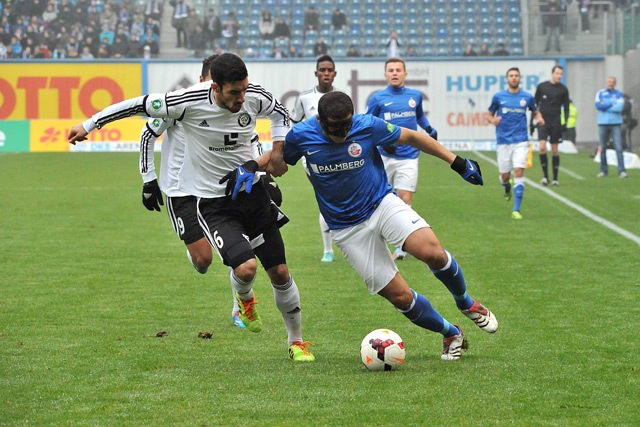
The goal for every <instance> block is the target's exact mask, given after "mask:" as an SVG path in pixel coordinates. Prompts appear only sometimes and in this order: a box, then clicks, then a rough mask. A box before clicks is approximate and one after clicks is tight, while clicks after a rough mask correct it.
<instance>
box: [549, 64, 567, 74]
mask: <svg viewBox="0 0 640 427" xmlns="http://www.w3.org/2000/svg"><path fill="white" fill-rule="evenodd" d="M556 68H560V69H561V70H562V71H564V68H562V67H561V66H560V65H554V66H553V68H552V69H551V72H552V73H553V72H554V71H556Z"/></svg>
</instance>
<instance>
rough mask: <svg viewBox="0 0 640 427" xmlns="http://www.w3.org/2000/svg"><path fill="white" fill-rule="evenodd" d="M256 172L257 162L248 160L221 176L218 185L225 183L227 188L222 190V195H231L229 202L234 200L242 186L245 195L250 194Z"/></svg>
mask: <svg viewBox="0 0 640 427" xmlns="http://www.w3.org/2000/svg"><path fill="white" fill-rule="evenodd" d="M256 172H258V162H256V161H255V160H249V161H248V162H245V163H244V164H242V165H241V166H238V167H237V168H235V169H234V170H232V171H231V172H229V173H228V174H226V175H225V176H223V177H222V179H221V180H220V181H219V182H218V183H219V184H224V183H225V182H226V183H227V188H226V189H225V190H224V194H225V195H227V196H228V195H231V200H235V199H236V198H237V197H238V193H239V192H240V189H241V188H242V185H244V186H245V187H244V189H245V191H246V192H247V193H251V188H253V178H254V177H255V174H256Z"/></svg>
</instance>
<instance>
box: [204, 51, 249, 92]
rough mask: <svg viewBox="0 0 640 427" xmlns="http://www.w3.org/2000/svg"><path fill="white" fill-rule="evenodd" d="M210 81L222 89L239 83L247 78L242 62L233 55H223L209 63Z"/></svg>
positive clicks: (245, 68)
mask: <svg viewBox="0 0 640 427" xmlns="http://www.w3.org/2000/svg"><path fill="white" fill-rule="evenodd" d="M210 71H211V79H212V80H213V81H214V82H216V84H217V85H218V86H219V87H220V88H221V89H222V87H223V86H224V85H225V84H227V83H233V82H240V81H242V80H244V79H246V78H247V77H248V76H249V73H248V72H247V66H246V65H245V63H244V61H243V60H242V59H241V58H240V57H239V56H238V55H235V54H233V53H223V54H221V55H219V56H218V57H217V58H216V59H214V60H213V62H211V67H210Z"/></svg>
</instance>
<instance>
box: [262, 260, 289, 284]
mask: <svg viewBox="0 0 640 427" xmlns="http://www.w3.org/2000/svg"><path fill="white" fill-rule="evenodd" d="M267 274H268V275H269V279H271V283H273V284H274V285H283V284H285V283H287V282H288V281H289V276H290V274H289V268H288V267H287V265H286V264H278V265H276V266H273V267H271V268H269V269H268V270H267Z"/></svg>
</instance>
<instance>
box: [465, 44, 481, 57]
mask: <svg viewBox="0 0 640 427" xmlns="http://www.w3.org/2000/svg"><path fill="white" fill-rule="evenodd" d="M462 56H478V53H477V52H476V51H475V50H474V49H473V43H467V46H465V48H464V52H462Z"/></svg>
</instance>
